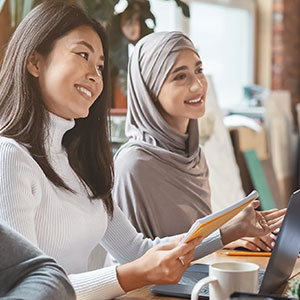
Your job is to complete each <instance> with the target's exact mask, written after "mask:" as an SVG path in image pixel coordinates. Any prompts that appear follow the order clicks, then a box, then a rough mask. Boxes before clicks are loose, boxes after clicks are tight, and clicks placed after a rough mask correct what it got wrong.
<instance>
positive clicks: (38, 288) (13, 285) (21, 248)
mask: <svg viewBox="0 0 300 300" xmlns="http://www.w3.org/2000/svg"><path fill="white" fill-rule="evenodd" d="M0 239H1V246H0V282H1V285H0V298H1V297H5V299H20V300H29V299H36V300H42V299H48V300H51V299H53V300H55V299H61V300H68V299H75V293H74V290H73V288H72V286H71V284H70V283H69V281H68V278H67V276H66V274H65V273H64V271H63V269H62V268H61V267H59V266H58V265H57V264H56V263H55V261H54V260H53V259H52V258H50V257H47V256H45V255H44V254H43V253H42V252H41V251H40V250H39V249H38V248H36V247H35V246H33V245H32V244H31V243H30V242H29V241H28V240H26V239H25V238H24V237H22V236H21V235H20V234H18V233H17V232H15V231H14V230H12V229H10V228H9V227H7V226H5V225H3V224H0Z"/></svg>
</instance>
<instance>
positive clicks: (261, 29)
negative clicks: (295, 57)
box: [255, 0, 273, 89]
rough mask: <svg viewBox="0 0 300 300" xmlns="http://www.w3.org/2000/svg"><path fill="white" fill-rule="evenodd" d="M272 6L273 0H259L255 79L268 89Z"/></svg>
mask: <svg viewBox="0 0 300 300" xmlns="http://www.w3.org/2000/svg"><path fill="white" fill-rule="evenodd" d="M272 7H273V1H272V0H257V14H256V37H257V39H256V42H257V44H256V65H255V70H256V76H255V77H256V78H255V81H256V83H257V84H259V85H261V86H263V87H264V88H267V89H270V88H271V81H272V77H271V73H272Z"/></svg>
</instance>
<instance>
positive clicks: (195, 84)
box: [190, 75, 203, 92]
mask: <svg viewBox="0 0 300 300" xmlns="http://www.w3.org/2000/svg"><path fill="white" fill-rule="evenodd" d="M202 89H203V82H202V81H201V79H200V78H199V76H197V75H196V76H193V78H192V83H191V86H190V90H191V92H197V91H198V90H202Z"/></svg>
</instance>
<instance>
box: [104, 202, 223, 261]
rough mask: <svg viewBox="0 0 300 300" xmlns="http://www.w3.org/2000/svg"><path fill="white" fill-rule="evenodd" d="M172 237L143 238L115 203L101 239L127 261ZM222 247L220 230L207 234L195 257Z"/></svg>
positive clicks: (108, 247) (120, 257)
mask: <svg viewBox="0 0 300 300" xmlns="http://www.w3.org/2000/svg"><path fill="white" fill-rule="evenodd" d="M171 238H174V237H166V238H162V239H160V238H155V239H154V240H151V239H149V238H143V234H142V233H137V231H136V229H135V228H134V227H133V226H132V225H131V224H130V222H129V221H128V219H127V218H126V216H125V215H124V213H123V212H122V211H121V209H120V208H119V207H118V206H117V204H115V209H114V216H113V218H112V219H111V220H110V221H109V222H108V227H107V230H106V233H105V235H104V237H103V239H102V245H103V246H104V247H105V249H106V250H107V251H108V252H109V253H110V254H112V256H114V257H115V258H116V259H117V260H118V261H119V262H120V263H122V264H123V263H127V262H130V261H133V260H135V259H137V258H139V257H140V256H142V255H143V254H144V253H145V252H146V251H148V250H149V249H150V248H152V247H153V246H155V245H157V244H158V243H161V242H167V241H169V240H170V239H171ZM222 247H223V244H222V241H221V236H220V231H219V230H217V231H215V232H213V233H212V234H211V235H209V236H208V237H207V238H206V239H204V240H203V241H202V243H201V244H200V245H199V246H198V247H197V248H196V250H195V259H198V258H201V257H204V256H206V255H208V254H210V253H213V252H214V251H217V250H219V249H221V248H222Z"/></svg>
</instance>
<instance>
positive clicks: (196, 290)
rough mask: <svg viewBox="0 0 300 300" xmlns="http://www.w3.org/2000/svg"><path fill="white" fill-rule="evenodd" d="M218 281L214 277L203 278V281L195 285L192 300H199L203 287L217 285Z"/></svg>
mask: <svg viewBox="0 0 300 300" xmlns="http://www.w3.org/2000/svg"><path fill="white" fill-rule="evenodd" d="M217 281H218V279H217V278H216V277H214V276H207V277H205V278H202V279H201V280H199V281H198V282H197V283H196V284H195V286H194V288H193V290H192V294H191V300H198V297H199V292H200V290H201V289H202V287H203V286H205V285H206V284H209V283H215V282H217Z"/></svg>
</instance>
